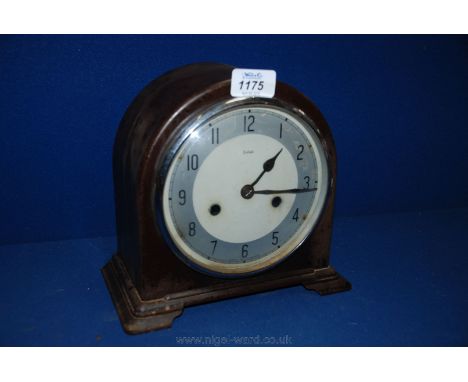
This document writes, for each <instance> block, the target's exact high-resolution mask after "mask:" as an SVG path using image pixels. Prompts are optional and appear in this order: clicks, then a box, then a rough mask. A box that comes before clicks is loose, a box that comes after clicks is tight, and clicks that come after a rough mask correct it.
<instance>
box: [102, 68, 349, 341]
mask: <svg viewBox="0 0 468 382" xmlns="http://www.w3.org/2000/svg"><path fill="white" fill-rule="evenodd" d="M232 70H233V67H231V66H228V65H223V64H212V63H203V64H193V65H188V66H185V67H182V68H179V69H175V70H173V71H171V72H168V73H166V74H165V75H163V76H161V77H159V78H157V79H156V80H154V81H153V82H151V83H150V84H149V85H148V86H146V88H144V89H143V90H142V91H141V93H140V94H139V95H138V96H137V97H136V98H135V100H134V101H133V102H132V104H131V105H130V106H129V108H128V110H127V111H126V113H125V115H124V117H123V119H122V121H121V124H120V127H119V129H118V132H117V136H116V139H115V143H114V153H113V171H114V189H115V208H116V222H117V245H118V248H117V253H116V254H115V255H114V256H113V257H112V259H111V260H110V261H109V262H108V263H107V264H106V265H105V267H104V268H103V269H102V273H103V275H104V278H105V281H106V283H107V286H108V288H109V291H110V294H111V296H112V299H113V301H114V304H115V307H116V309H117V312H118V314H119V317H120V321H121V323H122V325H123V327H124V329H125V331H126V332H128V333H132V334H134V333H142V332H147V331H150V330H155V329H162V328H167V327H170V326H171V325H172V322H173V320H174V319H175V318H176V317H177V316H179V315H180V314H181V313H182V311H183V309H184V307H187V306H192V305H196V304H202V303H207V302H211V301H216V300H220V299H225V298H230V297H236V296H241V295H247V294H252V293H257V292H261V291H265V290H270V289H275V288H281V287H287V286H292V285H301V284H302V285H303V286H304V287H306V288H307V289H310V290H314V291H316V292H318V293H320V294H321V295H325V294H330V293H335V292H341V291H345V290H349V289H350V288H351V284H350V283H349V282H348V281H346V280H345V279H344V278H343V277H342V276H340V275H339V274H338V273H337V272H336V271H335V270H334V269H333V268H332V267H331V266H330V265H329V255H330V241H331V234H332V221H333V206H334V199H335V187H336V152H335V145H334V143H333V138H332V135H331V131H330V129H329V127H328V125H327V123H326V121H325V119H324V117H323V116H322V114H321V113H320V111H319V110H318V109H317V107H315V105H314V104H313V103H312V102H311V101H310V100H308V99H307V98H306V97H305V96H304V95H303V94H301V93H300V92H299V91H297V90H295V89H294V88H292V87H291V86H289V85H287V84H285V83H282V82H277V84H276V92H275V96H274V97H273V98H271V99H270V98H248V99H243V100H241V101H242V102H243V104H244V105H245V104H252V105H253V106H255V105H256V106H262V105H271V106H275V107H278V108H283V109H285V110H288V112H289V113H294V114H295V115H297V116H298V118H301V119H306V120H308V121H309V122H310V125H311V126H313V127H314V130H315V132H316V134H317V135H318V137H319V139H320V142H321V145H322V148H323V150H324V152H325V156H326V160H327V165H328V171H329V174H328V175H329V177H328V179H329V188H328V195H327V198H326V201H325V205H324V207H323V209H322V213H321V215H320V217H319V219H318V221H317V223H316V225H315V227H314V229H313V231H312V232H311V234H310V235H309V236H308V237H307V239H306V240H304V241H303V242H302V244H301V245H300V246H299V247H298V248H297V249H296V250H295V252H294V253H293V254H291V255H290V256H288V257H287V258H286V259H285V260H284V261H282V262H281V263H279V264H277V265H276V266H274V267H272V268H270V269H268V270H265V271H262V272H259V273H257V274H253V275H249V276H243V277H237V278H236V277H229V278H226V277H220V276H213V275H209V274H206V273H203V272H200V271H198V270H195V269H194V268H193V267H190V266H189V265H187V264H186V263H185V262H183V261H182V260H181V259H180V258H179V257H178V256H176V255H175V253H174V252H175V249H174V246H172V245H170V240H167V232H166V230H165V227H164V222H163V219H162V217H161V214H160V211H159V206H158V204H157V203H155V200H157V199H158V195H160V194H161V193H162V187H163V184H164V175H163V174H164V171H162V170H163V168H164V167H165V166H167V163H165V161H167V156H168V154H169V153H171V151H173V150H174V149H175V147H174V145H175V143H176V142H177V140H178V139H179V140H180V137H181V135H182V133H183V131H181V130H182V129H183V128H184V126H186V125H187V121H190V120H193V119H194V118H197V117H199V116H202V115H203V114H204V113H206V112H207V111H209V110H213V108H216V107H219V105H223V104H224V105H226V102H227V104H229V103H230V102H235V101H236V100H235V99H233V98H232V97H231V95H230V87H231V73H232Z"/></svg>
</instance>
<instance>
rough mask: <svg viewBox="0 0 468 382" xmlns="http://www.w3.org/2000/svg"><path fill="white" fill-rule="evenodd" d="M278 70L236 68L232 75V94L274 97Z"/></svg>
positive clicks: (237, 95) (235, 95)
mask: <svg viewBox="0 0 468 382" xmlns="http://www.w3.org/2000/svg"><path fill="white" fill-rule="evenodd" d="M275 87H276V72H275V71H274V70H263V69H234V70H233V71H232V77H231V96H233V97H263V98H273V96H274V95H275Z"/></svg>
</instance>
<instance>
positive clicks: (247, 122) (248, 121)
mask: <svg viewBox="0 0 468 382" xmlns="http://www.w3.org/2000/svg"><path fill="white" fill-rule="evenodd" d="M254 122H255V117H254V116H253V115H249V116H246V115H244V132H245V133H247V132H250V133H251V132H253V131H255V130H254V128H253V127H252V125H253V124H254Z"/></svg>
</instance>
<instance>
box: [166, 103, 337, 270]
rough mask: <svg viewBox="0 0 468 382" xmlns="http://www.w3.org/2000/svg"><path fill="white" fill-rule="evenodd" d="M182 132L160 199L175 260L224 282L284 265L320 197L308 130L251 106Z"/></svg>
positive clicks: (318, 158) (288, 117) (324, 177)
mask: <svg viewBox="0 0 468 382" xmlns="http://www.w3.org/2000/svg"><path fill="white" fill-rule="evenodd" d="M189 129H191V132H190V134H188V136H187V137H186V139H185V140H184V141H183V142H182V143H181V144H180V146H179V147H178V149H177V151H176V153H175V155H174V157H173V158H171V159H172V161H171V163H170V165H169V168H168V171H167V174H166V179H165V184H164V191H163V195H162V198H163V203H162V204H163V217H164V222H165V226H166V227H167V231H168V233H169V236H170V241H171V243H172V244H174V246H175V247H176V249H177V252H178V254H179V255H181V257H182V258H183V259H184V260H186V261H187V262H189V263H190V264H192V265H194V266H195V267H196V268H197V269H201V270H204V271H207V272H211V273H216V274H224V275H242V274H249V273H253V272H258V271H260V270H263V269H266V268H268V267H270V266H272V265H274V264H276V263H278V262H279V261H281V260H283V259H284V258H286V257H287V256H288V255H289V254H291V253H292V252H293V251H294V249H295V248H296V247H297V246H298V245H299V244H300V243H301V242H302V241H303V240H304V239H305V238H306V237H307V236H308V234H309V233H310V232H311V230H312V229H313V227H314V225H315V223H316V221H317V219H318V218H319V216H320V212H321V210H322V207H323V205H324V202H325V198H326V195H327V190H328V169H327V163H326V159H325V155H324V152H323V149H322V146H321V144H320V141H319V138H318V137H317V134H316V133H315V131H314V129H313V128H312V127H311V126H310V125H308V124H307V123H306V122H305V121H303V120H301V119H299V118H298V117H297V116H294V115H293V114H292V113H289V112H286V111H285V110H283V109H281V110H280V109H278V108H275V107H270V106H255V107H254V106H252V105H251V106H245V107H237V108H234V109H229V110H225V111H221V112H218V113H217V114H216V115H214V116H211V117H209V118H207V119H206V120H204V121H203V122H201V123H198V124H197V125H196V126H192V127H189Z"/></svg>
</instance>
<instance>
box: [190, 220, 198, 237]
mask: <svg viewBox="0 0 468 382" xmlns="http://www.w3.org/2000/svg"><path fill="white" fill-rule="evenodd" d="M188 234H189V236H195V235H196V234H197V231H196V230H195V222H190V224H189V231H188Z"/></svg>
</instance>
